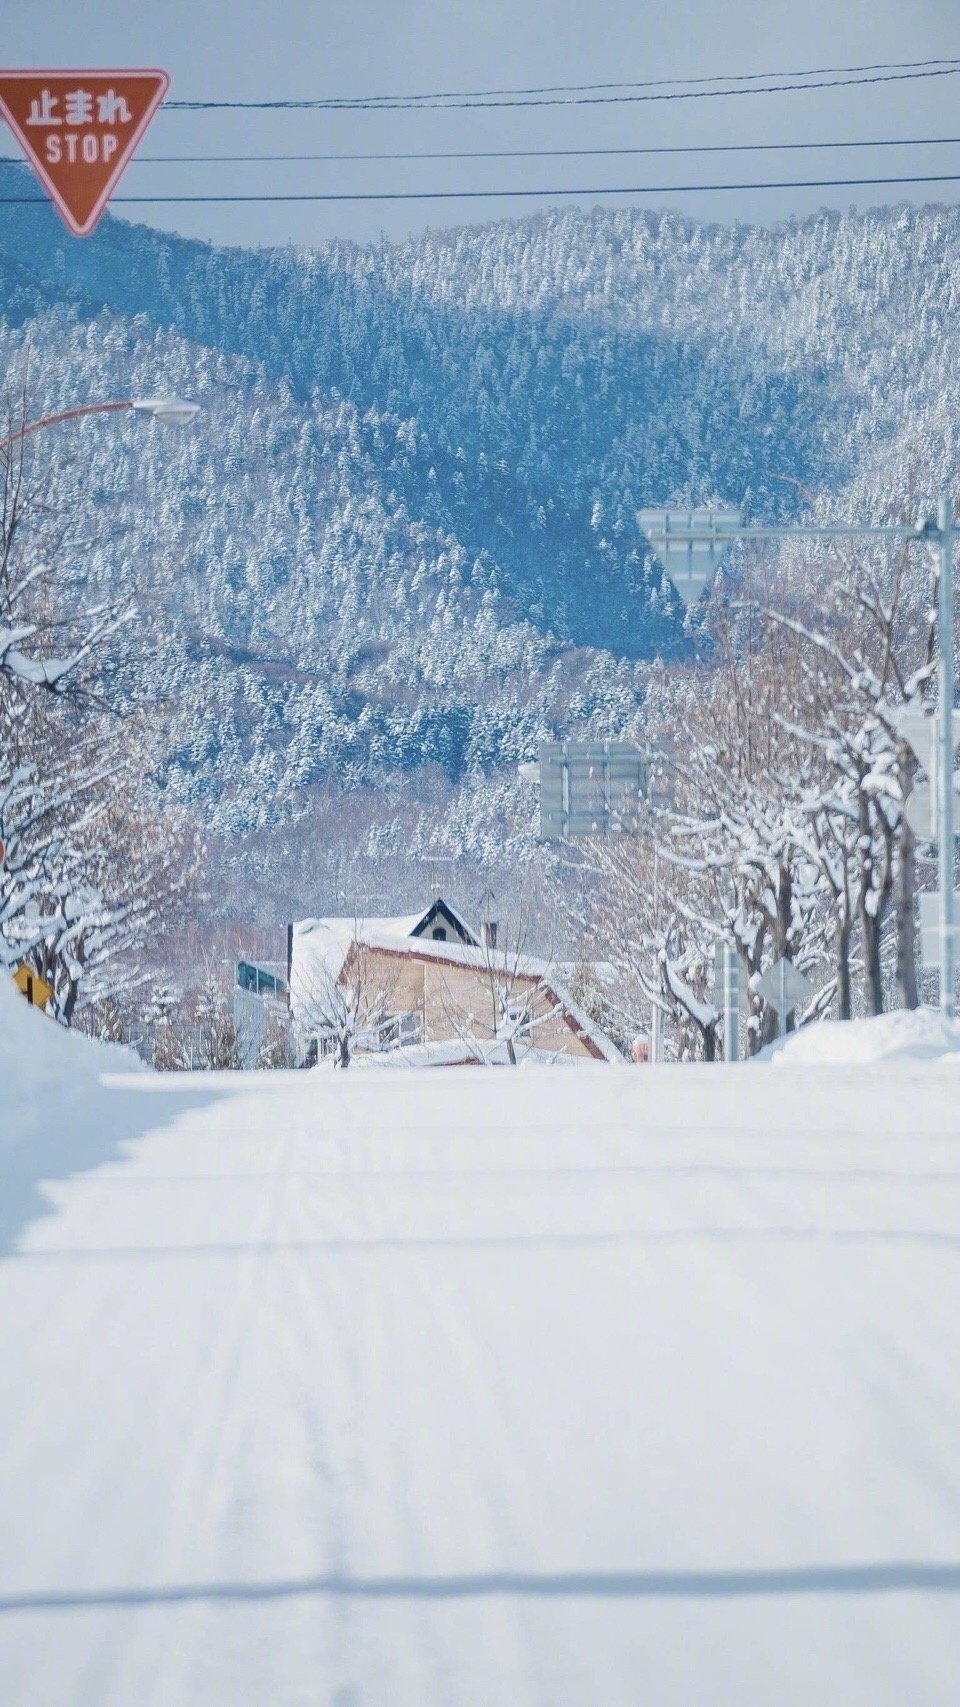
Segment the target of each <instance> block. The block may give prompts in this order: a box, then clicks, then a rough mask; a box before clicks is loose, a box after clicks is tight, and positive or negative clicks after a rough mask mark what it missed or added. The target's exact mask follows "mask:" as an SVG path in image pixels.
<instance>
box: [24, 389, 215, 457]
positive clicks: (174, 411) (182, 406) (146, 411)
mask: <svg viewBox="0 0 960 1707" xmlns="http://www.w3.org/2000/svg"><path fill="white" fill-rule="evenodd" d="M123 409H135V410H137V411H138V413H139V414H141V415H152V416H153V418H154V420H155V421H163V422H165V423H166V424H167V425H168V426H175V427H185V426H187V425H188V423H189V422H190V421H192V420H193V418H194V416H195V415H197V414H199V412H200V405H199V403H191V402H188V400H187V399H186V398H185V397H118V398H114V399H112V400H111V401H110V402H108V403H82V404H80V406H79V407H78V408H76V409H59V410H58V411H57V412H56V414H54V415H42V416H41V418H40V420H39V421H26V422H24V424H23V426H22V427H17V428H16V429H15V431H14V432H12V433H8V434H7V436H6V438H5V439H0V451H4V450H8V449H9V447H10V446H11V445H12V444H16V442H17V440H18V439H21V440H22V439H25V438H26V437H27V434H28V433H36V432H38V431H39V429H40V428H41V427H55V426H58V425H59V423H60V422H61V421H77V420H79V419H80V417H81V416H82V415H110V414H116V413H118V411H120V410H123Z"/></svg>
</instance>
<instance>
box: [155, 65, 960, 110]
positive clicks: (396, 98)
mask: <svg viewBox="0 0 960 1707" xmlns="http://www.w3.org/2000/svg"><path fill="white" fill-rule="evenodd" d="M914 63H915V64H916V65H917V66H918V67H922V69H899V68H893V69H886V68H873V67H856V66H853V67H846V66H838V67H835V68H828V69H827V70H826V71H824V72H808V71H801V72H767V73H761V72H757V73H751V74H750V75H749V76H730V77H719V76H717V77H710V78H691V79H687V80H684V79H682V78H677V79H674V78H657V79H656V80H653V81H651V82H648V83H621V84H582V85H579V86H578V85H575V84H571V85H569V86H568V88H566V89H564V90H562V91H560V92H547V91H546V90H544V91H542V92H540V91H534V92H530V93H527V92H524V91H520V90H517V91H513V90H504V91H497V90H489V91H483V90H480V91H473V92H468V93H466V94H459V93H455V92H453V91H450V92H448V93H440V94H428V95H362V96H355V97H350V98H348V97H345V96H323V97H318V98H316V99H305V100H268V101H267V100H265V101H165V102H164V105H163V107H162V108H161V111H163V112H223V111H231V112H286V111H301V112H363V111H366V112H383V113H388V112H389V113H396V112H405V111H406V112H429V111H432V110H439V111H442V112H457V111H464V110H468V109H489V110H495V109H499V108H504V107H506V108H512V107H569V106H582V107H591V106H616V105H623V104H627V103H637V102H647V101H705V100H716V99H720V98H723V97H728V96H733V95H792V94H802V93H803V92H804V91H805V90H808V89H846V88H851V87H858V88H862V87H864V86H866V85H868V84H875V83H908V82H913V81H915V80H917V79H919V78H929V77H955V76H956V75H957V73H958V72H960V60H955V59H951V60H932V61H925V60H919V61H916V62H914ZM848 73H849V74H848ZM765 77H767V78H769V77H779V78H786V79H789V80H788V81H781V82H773V83H771V82H766V81H763V78H765ZM799 79H803V81H800V80H799ZM705 83H724V84H725V85H727V87H724V88H722V89H715V88H703V87H700V86H699V85H700V84H705ZM694 85H697V86H694ZM591 90H593V91H600V90H604V91H610V90H618V91H620V92H619V93H616V94H614V93H610V92H605V93H599V92H593V93H591V92H589V91H591Z"/></svg>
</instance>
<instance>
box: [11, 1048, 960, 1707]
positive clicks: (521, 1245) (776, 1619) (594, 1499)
mask: <svg viewBox="0 0 960 1707" xmlns="http://www.w3.org/2000/svg"><path fill="white" fill-rule="evenodd" d="M958 1100H960V1071H958V1068H957V1065H956V1062H954V1063H952V1064H944V1065H937V1064H935V1063H933V1064H923V1063H915V1064H910V1063H906V1064H901V1065H899V1066H896V1067H894V1066H890V1067H876V1066H870V1067H861V1068H856V1069H854V1068H821V1069H819V1070H813V1069H800V1068H787V1067H783V1066H777V1067H746V1068H721V1067H715V1068H699V1069H698V1068H676V1067H672V1068H648V1069H630V1068H623V1069H618V1068H610V1067H597V1068H591V1067H586V1068H583V1069H580V1070H577V1071H561V1070H558V1069H555V1068H554V1069H550V1068H545V1069H539V1070H537V1069H534V1070H531V1071H523V1072H520V1073H510V1072H508V1071H501V1072H484V1071H482V1070H476V1071H467V1070H461V1071H459V1072H435V1073H433V1074H432V1075H431V1074H422V1073H418V1072H412V1071H411V1072H407V1073H404V1072H402V1071H401V1072H396V1073H373V1072H367V1073H362V1072H359V1071H353V1072H351V1073H349V1074H346V1075H341V1076H335V1075H318V1074H300V1075H259V1076H257V1075H246V1076H235V1077H233V1078H232V1079H230V1080H220V1081H217V1082H216V1083H213V1082H211V1081H210V1080H205V1081H203V1082H202V1083H201V1082H199V1081H198V1080H197V1079H195V1078H190V1077H186V1076H184V1077H178V1078H172V1077H171V1078H170V1079H167V1080H162V1081H157V1080H151V1078H150V1077H149V1076H146V1075H145V1076H143V1077H142V1078H141V1079H134V1078H131V1079H129V1080H122V1079H121V1080H115V1081H113V1082H112V1083H111V1084H110V1085H109V1086H108V1087H107V1088H106V1089H104V1090H101V1091H99V1092H97V1093H96V1094H92V1093H91V1094H90V1095H88V1096H87V1097H86V1099H85V1098H84V1097H83V1096H78V1099H77V1106H76V1109H75V1111H74V1112H73V1114H72V1115H71V1116H69V1117H68V1118H67V1122H66V1129H65V1135H64V1136H62V1138H58V1140H57V1143H56V1145H54V1146H53V1147H52V1148H50V1147H49V1146H48V1148H47V1149H45V1148H44V1145H43V1143H42V1142H39V1141H38V1143H37V1144H35V1145H28V1144H20V1145H19V1146H17V1147H16V1148H15V1149H14V1150H13V1151H12V1153H11V1154H9V1155H8V1156H7V1157H6V1158H5V1160H4V1170H5V1179H4V1183H3V1194H4V1195H3V1203H4V1205H5V1210H6V1213H5V1216H4V1218H3V1220H2V1227H3V1230H4V1238H5V1243H4V1244H3V1245H2V1247H0V1249H2V1255H0V1317H2V1322H3V1349H2V1358H0V1443H2V1454H0V1680H2V1682H0V1700H2V1702H3V1707H59V1704H61V1703H70V1704H71V1707H72V1704H74V1703H76V1704H77V1707H134V1704H136V1707H148V1704H157V1707H159V1704H163V1707H188V1704H189V1707H201V1704H202V1707H221V1704H223V1707H227V1704H229V1707H235V1704H247V1703H249V1704H250V1707H288V1704H292V1703H311V1704H313V1703H323V1704H326V1703H329V1704H331V1707H361V1704H363V1707H367V1704H371V1707H406V1704H409V1707H433V1704H437V1703H451V1704H457V1707H460V1704H471V1707H472V1704H477V1707H481V1704H482V1707H493V1704H496V1707H501V1704H503V1707H515V1704H516V1707H520V1704H526V1703H530V1704H537V1707H548V1704H549V1707H565V1704H567V1703H576V1704H578V1707H579V1704H583V1707H598V1704H602V1707H620V1704H624V1707H627V1704H629V1707H633V1704H635V1703H642V1704H644V1707H647V1704H660V1703H671V1704H673V1703H678V1704H679V1703H682V1704H684V1707H686V1704H688V1703H697V1704H699V1703H709V1704H710V1707H726V1704H730V1707H748V1704H753V1703H756V1704H758V1707H761V1704H762V1707H770V1704H772V1703H776V1704H777V1707H788V1704H793V1703H796V1704H801V1703H802V1704H803V1707H812V1704H814V1703H816V1704H817V1707H824V1704H831V1707H832V1704H833V1703H836V1704H838V1707H841V1704H842V1707H857V1704H860V1703H863V1704H865V1707H866V1704H868V1703H869V1707H880V1704H883V1703H891V1704H896V1707H904V1704H906V1703H909V1704H910V1707H926V1704H928V1703H929V1704H932V1703H938V1704H939V1703H943V1704H944V1707H947V1704H948V1703H949V1704H954V1703H956V1702H957V1700H958V1699H960V1117H958ZM71 1120H72V1121H73V1125H74V1128H75V1133H76V1138H75V1142H74V1140H72V1139H71V1135H70V1134H71ZM71 1144H73V1148H71ZM36 1175H39V1178H35V1177H34V1176H36ZM44 1181H46V1183H44Z"/></svg>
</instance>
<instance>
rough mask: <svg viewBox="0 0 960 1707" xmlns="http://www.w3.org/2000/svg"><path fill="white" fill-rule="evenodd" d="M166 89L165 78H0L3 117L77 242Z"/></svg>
mask: <svg viewBox="0 0 960 1707" xmlns="http://www.w3.org/2000/svg"><path fill="white" fill-rule="evenodd" d="M169 87H170V79H169V77H168V76H167V73H166V72H165V71H0V113H2V115H3V117H4V119H5V120H6V122H7V124H8V125H9V126H10V129H11V130H12V131H13V133H14V135H15V136H16V138H17V140H18V142H19V143H20V145H21V147H22V148H23V151H24V153H25V155H26V157H27V160H28V161H29V163H30V165H31V166H32V167H33V170H34V172H35V173H36V175H37V177H38V178H39V179H40V182H41V183H42V185H43V187H44V189H45V190H46V191H47V193H48V194H49V196H50V197H51V200H52V201H53V203H54V205H55V206H56V208H57V209H58V211H59V213H60V215H61V217H62V218H63V220H64V221H65V223H66V224H67V226H68V227H69V229H70V230H71V231H72V232H73V234H74V236H76V237H86V236H89V234H90V232H91V231H92V230H93V229H94V227H95V225H96V223H97V221H98V219H99V218H100V215H101V214H102V212H103V210H104V208H105V207H106V205H107V202H108V200H109V198H110V196H111V194H112V193H113V190H114V189H115V188H116V185H117V183H118V182H119V179H120V176H121V174H122V172H123V170H124V168H125V166H126V165H127V163H128V161H129V160H130V158H131V156H132V155H133V153H134V150H135V149H136V146H137V144H138V142H139V141H140V139H141V137H142V136H143V134H144V131H145V130H146V128H147V126H148V124H149V123H150V120H151V119H152V118H153V115H154V113H155V112H156V110H157V108H158V107H159V105H160V103H161V101H162V100H163V98H164V96H165V95H166V93H167V90H168V89H169Z"/></svg>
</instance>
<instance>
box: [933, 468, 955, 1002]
mask: <svg viewBox="0 0 960 1707" xmlns="http://www.w3.org/2000/svg"><path fill="white" fill-rule="evenodd" d="M937 522H938V524H939V536H940V537H939V541H938V544H939V556H940V576H939V582H938V586H937V628H938V631H939V639H940V659H939V664H940V668H939V677H940V680H939V693H940V705H939V727H938V730H937V746H938V747H939V753H938V755H937V794H938V795H939V799H938V801H937V808H938V810H937V828H938V841H937V859H938V868H939V879H940V1011H941V1013H943V1014H944V1015H945V1017H946V1018H947V1019H953V1018H954V1016H955V1014H956V1006H957V995H956V979H955V968H956V947H955V943H954V927H955V921H954V907H953V884H954V875H953V868H954V849H953V504H952V501H951V500H950V499H949V498H941V499H940V505H939V509H938V512H937Z"/></svg>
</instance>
